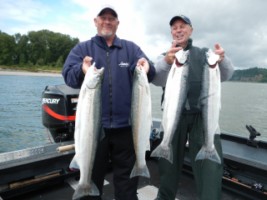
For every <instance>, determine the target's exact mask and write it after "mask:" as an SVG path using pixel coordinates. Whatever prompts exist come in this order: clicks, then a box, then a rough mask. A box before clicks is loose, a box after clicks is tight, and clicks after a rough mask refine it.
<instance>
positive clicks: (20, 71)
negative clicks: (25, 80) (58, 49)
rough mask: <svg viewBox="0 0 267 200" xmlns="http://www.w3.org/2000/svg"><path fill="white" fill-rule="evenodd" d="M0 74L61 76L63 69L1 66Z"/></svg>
mask: <svg viewBox="0 0 267 200" xmlns="http://www.w3.org/2000/svg"><path fill="white" fill-rule="evenodd" d="M0 75H20V76H54V77H61V76H62V75H61V69H55V68H53V69H47V68H44V67H41V68H34V69H32V68H26V67H23V68H21V67H10V66H8V67H7V66H0Z"/></svg>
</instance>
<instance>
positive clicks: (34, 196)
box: [14, 159, 245, 200]
mask: <svg viewBox="0 0 267 200" xmlns="http://www.w3.org/2000/svg"><path fill="white" fill-rule="evenodd" d="M147 165H148V168H149V170H150V174H151V178H150V179H148V178H143V177H140V179H139V187H138V188H139V189H138V197H139V200H153V199H154V198H155V197H156V195H157V190H158V187H159V175H158V168H157V163H156V160H154V159H149V160H148V162H147ZM77 183H78V181H77V180H76V179H75V178H73V177H72V178H70V179H67V180H65V181H64V182H63V183H61V184H56V185H53V186H51V187H47V188H45V189H42V190H37V191H34V192H31V193H28V194H25V195H22V196H20V197H19V199H20V200H51V199H57V200H68V199H69V200H71V199H72V195H73V193H74V188H76V186H77ZM15 199H17V197H15V198H14V200H15ZM85 199H86V198H85ZM102 199H103V200H113V184H112V172H109V173H108V174H107V175H106V179H105V186H104V194H103V197H102ZM176 199H177V200H193V199H197V197H196V190H195V185H194V181H193V177H192V175H190V174H188V173H183V176H182V179H181V183H180V189H179V190H178V192H177V196H176ZM244 199H245V198H244V197H240V195H237V194H234V193H232V192H230V191H228V190H224V189H223V194H222V200H244Z"/></svg>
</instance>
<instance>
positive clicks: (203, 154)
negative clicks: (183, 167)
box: [195, 146, 221, 164]
mask: <svg viewBox="0 0 267 200" xmlns="http://www.w3.org/2000/svg"><path fill="white" fill-rule="evenodd" d="M204 159H209V160H211V161H213V162H216V163H218V164H221V158H220V156H219V154H218V152H217V151H216V149H215V148H213V149H212V150H208V149H207V147H205V146H203V147H201V149H200V151H199V152H198V154H197V156H196V159H195V161H197V160H204Z"/></svg>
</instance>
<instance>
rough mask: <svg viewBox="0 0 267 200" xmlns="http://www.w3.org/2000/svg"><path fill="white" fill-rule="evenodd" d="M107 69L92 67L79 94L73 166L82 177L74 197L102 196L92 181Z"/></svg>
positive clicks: (71, 164) (71, 166) (71, 165)
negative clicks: (103, 80)
mask: <svg viewBox="0 0 267 200" xmlns="http://www.w3.org/2000/svg"><path fill="white" fill-rule="evenodd" d="M103 72H104V68H102V69H96V68H95V66H94V64H93V65H92V66H91V67H89V69H88V71H87V73H86V75H85V78H84V81H83V84H82V87H81V90H80V94H79V99H78V104H77V110H76V121H75V133H74V140H75V156H74V158H73V160H72V161H71V163H70V168H76V169H79V170H80V180H79V183H78V186H77V189H76V190H75V192H74V194H73V199H79V198H80V197H83V196H86V195H89V194H90V195H99V190H98V188H97V187H96V185H95V184H94V183H93V182H92V181H91V175H92V168H93V164H94V158H95V152H96V147H97V142H98V138H99V135H100V119H101V85H102V76H103Z"/></svg>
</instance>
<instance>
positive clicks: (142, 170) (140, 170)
mask: <svg viewBox="0 0 267 200" xmlns="http://www.w3.org/2000/svg"><path fill="white" fill-rule="evenodd" d="M134 176H144V177H147V178H150V173H149V170H148V168H147V165H144V166H143V167H138V166H137V164H136V163H135V165H134V168H133V170H132V172H131V174H130V178H133V177H134Z"/></svg>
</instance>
